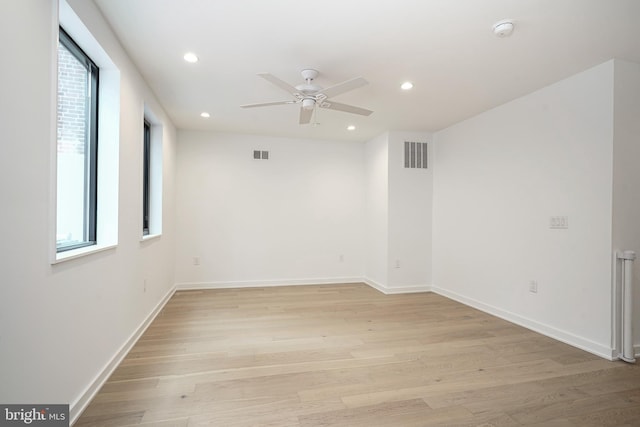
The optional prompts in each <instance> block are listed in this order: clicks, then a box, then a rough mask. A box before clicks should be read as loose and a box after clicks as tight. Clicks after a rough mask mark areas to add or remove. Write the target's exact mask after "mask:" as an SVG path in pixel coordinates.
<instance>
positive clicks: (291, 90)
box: [258, 73, 300, 95]
mask: <svg viewBox="0 0 640 427" xmlns="http://www.w3.org/2000/svg"><path fill="white" fill-rule="evenodd" d="M258 75H259V76H260V77H262V78H263V79H265V80H267V81H268V82H271V83H272V84H274V85H276V86H278V87H279V88H280V89H284V90H286V91H287V92H289V93H290V94H291V95H295V94H297V93H300V91H299V90H298V89H296V88H295V87H293V86H291V85H290V84H289V83H287V82H285V81H284V80H280V79H279V78H277V77H276V76H274V75H272V74H269V73H260V74H258Z"/></svg>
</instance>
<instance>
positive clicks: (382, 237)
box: [364, 133, 389, 288]
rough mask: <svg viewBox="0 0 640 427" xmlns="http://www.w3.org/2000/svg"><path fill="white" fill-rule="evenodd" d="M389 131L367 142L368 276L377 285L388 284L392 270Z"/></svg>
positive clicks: (366, 272) (384, 285)
mask: <svg viewBox="0 0 640 427" xmlns="http://www.w3.org/2000/svg"><path fill="white" fill-rule="evenodd" d="M388 140H389V134H388V133H385V134H382V135H380V136H378V137H377V138H374V139H372V140H371V141H368V142H367V143H366V145H365V165H366V167H365V170H366V180H365V181H366V182H365V200H366V215H365V217H364V221H365V224H366V234H365V239H366V244H365V251H366V254H365V259H366V262H365V269H364V273H365V277H366V279H367V281H368V282H370V283H373V284H376V286H377V287H383V288H384V287H387V286H388V281H389V277H388V272H389V246H388V245H389V149H388Z"/></svg>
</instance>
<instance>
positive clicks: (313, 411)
mask: <svg viewBox="0 0 640 427" xmlns="http://www.w3.org/2000/svg"><path fill="white" fill-rule="evenodd" d="M75 425H76V426H77V427H83V426H118V427H124V426H154V427H192V426H224V427H236V426H237V427H240V426H274V427H275V426H277V427H288V426H291V427H293V426H295V427H307V426H350V427H351V426H355V427H359V426H362V427H365V426H366V427H370V426H482V427H490V426H496V427H497V426H500V427H502V426H522V425H526V426H545V427H554V426H581V427H584V426H640V366H636V365H628V364H625V363H623V362H609V361H606V360H603V359H601V358H599V357H597V356H593V355H591V354H589V353H586V352H583V351H581V350H578V349H575V348H573V347H570V346H568V345H565V344H562V343H560V342H557V341H554V340H552V339H550V338H546V337H544V336H542V335H539V334H537V333H534V332H531V331H529V330H527V329H524V328H521V327H519V326H515V325H513V324H510V323H508V322H506V321H503V320H501V319H498V318H495V317H493V316H490V315H488V314H485V313H482V312H480V311H477V310H474V309H472V308H469V307H466V306H464V305H462V304H459V303H457V302H454V301H451V300H448V299H446V298H444V297H442V296H439V295H436V294H431V293H423V294H405V295H383V294H381V293H379V292H378V291H376V290H374V289H371V288H370V287H368V286H367V285H364V284H344V285H319V286H291V287H274V288H252V289H225V290H206V291H181V292H177V293H176V294H175V295H174V296H173V298H172V299H171V300H170V301H169V302H168V303H167V305H166V306H165V308H164V309H163V311H162V313H161V314H160V315H159V316H158V317H157V318H156V320H155V321H154V322H153V324H152V325H151V326H150V327H149V329H148V330H147V331H146V333H145V334H144V335H143V336H142V337H141V339H140V340H139V341H138V343H137V344H136V345H135V347H134V348H133V349H132V350H131V352H130V354H129V355H128V356H127V357H126V358H125V360H124V361H123V362H122V363H121V365H120V366H119V367H118V368H117V369H116V371H115V372H114V373H113V375H112V376H111V378H110V379H109V380H108V382H107V383H106V384H105V385H104V387H103V388H102V390H101V391H100V392H99V393H98V395H97V396H96V397H95V399H94V400H93V401H92V402H91V404H90V405H89V406H88V408H87V409H86V411H85V412H84V413H83V414H82V416H81V417H80V419H79V420H78V422H77V423H76V424H75Z"/></svg>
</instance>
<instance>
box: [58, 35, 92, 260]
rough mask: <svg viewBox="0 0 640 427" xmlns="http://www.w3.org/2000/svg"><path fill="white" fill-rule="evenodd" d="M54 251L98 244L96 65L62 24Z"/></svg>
mask: <svg viewBox="0 0 640 427" xmlns="http://www.w3.org/2000/svg"><path fill="white" fill-rule="evenodd" d="M59 34H60V35H59V42H58V94H57V108H58V111H57V184H56V186H57V193H56V194H57V208H56V209H57V210H56V250H57V252H63V251H68V250H71V249H76V248H80V247H84V246H90V245H95V244H96V237H97V236H96V234H97V233H96V229H97V219H96V218H97V188H98V81H99V79H98V67H97V66H96V64H95V63H94V62H93V61H92V60H91V58H89V57H88V56H87V55H86V54H85V53H84V51H83V50H82V49H81V48H80V47H79V46H78V45H77V44H76V43H75V42H74V41H73V40H72V39H71V37H70V36H69V35H68V34H67V33H66V32H65V31H64V30H63V29H62V28H60V33H59Z"/></svg>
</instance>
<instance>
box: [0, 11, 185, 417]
mask: <svg viewBox="0 0 640 427" xmlns="http://www.w3.org/2000/svg"><path fill="white" fill-rule="evenodd" d="M55 3H56V2H52V1H49V0H21V1H10V2H1V3H0V15H1V16H5V17H11V19H6V20H5V21H6V22H4V24H3V25H2V26H0V35H2V38H3V39H4V40H6V41H9V42H7V43H2V45H1V47H0V55H1V56H2V57H3V58H11V67H3V68H2V71H0V73H1V79H0V85H2V94H3V95H2V98H3V101H2V102H0V125H1V126H0V128H1V129H2V141H3V142H2V148H3V154H2V156H0V188H1V197H2V206H3V208H2V210H0V233H1V235H2V237H3V241H4V250H3V252H2V258H1V261H0V263H1V270H2V285H1V286H0V379H1V380H0V383H1V385H0V402H4V403H63V402H68V403H71V404H72V412H73V411H74V410H75V411H76V413H77V409H78V405H77V403H78V401H79V399H81V398H84V397H87V395H86V394H85V391H86V390H87V389H90V388H91V386H92V385H95V382H94V380H95V379H96V377H97V376H98V375H99V374H100V373H102V372H103V368H104V367H105V366H106V365H107V364H108V363H109V362H110V361H111V359H112V357H113V356H114V355H116V354H117V353H118V350H119V349H120V347H121V346H123V345H124V344H125V343H126V341H127V340H128V338H129V337H130V335H131V334H132V333H133V332H134V331H136V329H137V328H138V327H139V325H140V324H141V323H142V322H143V321H144V320H145V318H146V317H147V316H148V315H149V314H150V313H151V312H152V310H153V309H154V307H156V305H157V304H158V303H159V302H160V301H161V299H162V298H163V297H164V296H165V295H166V294H167V292H169V291H170V290H171V288H172V285H173V276H174V272H173V265H174V263H173V259H174V224H173V222H174V216H175V215H174V203H175V201H174V198H173V191H174V185H173V178H172V176H173V173H174V172H173V170H174V166H173V163H174V161H175V139H176V135H175V129H174V128H173V127H172V125H171V122H170V121H169V120H168V118H167V117H166V116H165V115H164V113H163V112H162V109H161V107H160V106H159V105H158V104H157V102H156V101H155V99H154V97H153V95H152V93H151V92H150V90H149V89H148V88H147V87H146V85H145V83H144V81H143V80H142V77H141V76H140V75H139V74H138V72H137V71H136V69H135V68H134V67H133V65H132V63H131V62H130V60H129V58H127V56H126V54H125V53H124V51H123V50H122V48H121V47H120V45H119V43H118V41H117V40H116V38H115V37H114V36H113V34H112V33H111V31H110V29H109V27H108V25H107V24H106V23H105V22H104V21H103V19H102V16H101V15H100V13H99V12H98V11H97V9H96V8H95V6H94V4H93V2H85V1H79V0H76V1H73V2H71V5H72V6H73V8H74V9H75V10H76V13H77V14H78V15H79V16H80V18H81V19H82V20H83V21H84V24H85V25H86V26H87V27H88V28H89V30H90V31H91V32H92V33H93V35H94V36H95V38H96V39H97V40H98V41H99V42H100V44H101V45H102V47H103V48H104V49H105V50H106V52H107V53H108V54H109V56H110V57H111V59H112V60H113V61H114V63H115V64H116V66H117V67H118V68H119V69H120V72H121V83H122V85H121V93H120V98H121V105H120V107H121V110H120V113H121V115H120V124H121V128H120V130H119V136H120V138H119V140H120V157H119V160H120V164H119V173H120V187H119V218H118V221H119V236H118V246H117V247H116V248H115V249H111V250H107V251H104V252H100V253H96V254H93V255H88V256H85V257H82V258H78V259H74V260H68V261H65V262H62V263H60V264H56V265H51V264H50V257H51V254H50V253H49V250H50V248H51V247H52V241H51V239H52V238H54V236H55V230H52V226H51V224H52V218H53V217H52V215H53V214H54V212H55V207H54V206H53V205H52V203H51V201H50V199H51V197H50V195H51V193H50V192H51V189H52V185H51V180H50V178H51V168H52V166H53V163H52V162H53V161H54V160H55V159H52V158H51V157H52V156H51V152H52V150H51V147H52V145H53V146H55V81H56V74H55V52H56V38H57V26H58V22H57V9H56V7H55ZM145 102H146V103H148V104H150V105H152V106H153V109H154V111H155V112H156V114H157V115H158V116H159V118H161V119H162V120H163V123H164V124H165V129H164V136H165V140H164V141H163V146H164V150H165V151H164V165H163V168H164V171H165V176H164V190H165V191H164V203H163V218H164V227H163V230H164V234H163V235H162V236H161V237H159V238H157V239H154V240H153V241H148V242H144V243H141V242H140V236H141V231H140V229H139V224H140V221H139V217H140V215H141V209H142V202H141V185H142V182H141V178H140V177H141V172H140V168H141V167H142V157H141V156H142V115H143V106H144V103H145ZM144 279H146V291H145V289H144Z"/></svg>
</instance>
